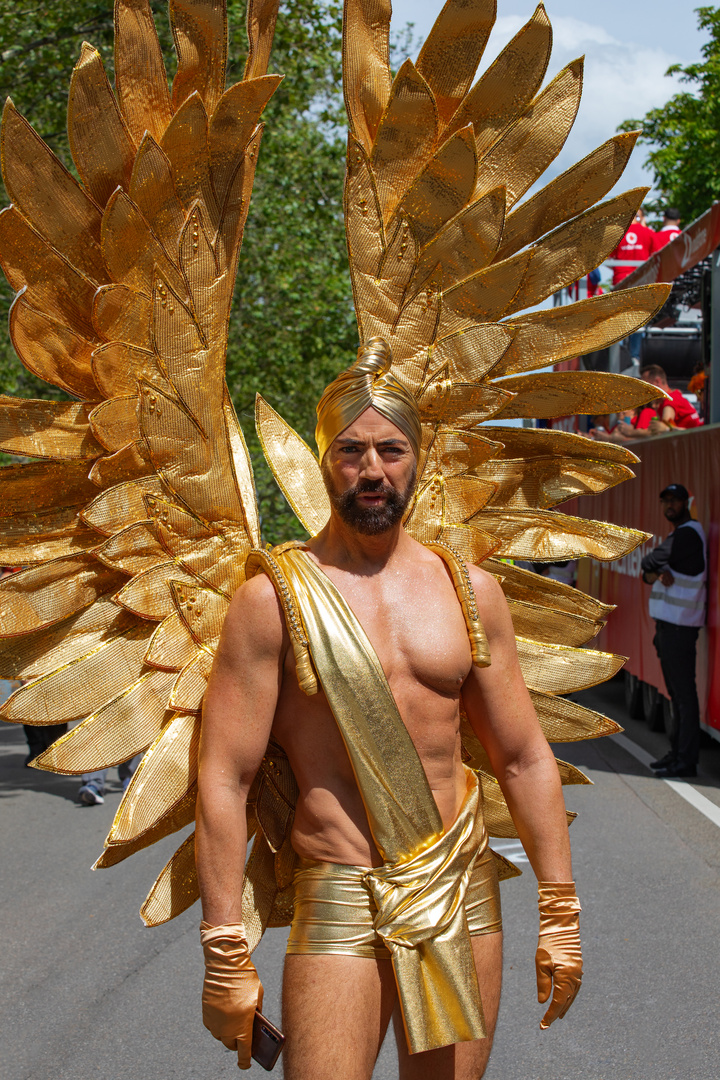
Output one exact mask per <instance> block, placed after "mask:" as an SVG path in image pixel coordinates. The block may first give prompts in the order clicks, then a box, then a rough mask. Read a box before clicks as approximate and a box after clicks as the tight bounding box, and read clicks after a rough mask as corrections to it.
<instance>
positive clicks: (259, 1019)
mask: <svg viewBox="0 0 720 1080" xmlns="http://www.w3.org/2000/svg"><path fill="white" fill-rule="evenodd" d="M284 1045H285V1036H284V1035H283V1033H282V1031H280V1030H279V1028H276V1027H275V1025H274V1024H271V1023H270V1021H269V1020H267V1019H266V1018H265V1017H264V1016H263V1014H262V1013H261V1012H260V1010H259V1009H256V1010H255V1020H254V1022H253V1038H252V1049H251V1050H250V1054H251V1056H252V1057H253V1058H254V1059H255V1061H257V1063H258V1065H262V1067H263V1069H267V1071H268V1072H270V1070H271V1069H274V1068H275V1066H276V1064H277V1059H278V1058H279V1057H280V1054H281V1053H282V1048H283V1046H284Z"/></svg>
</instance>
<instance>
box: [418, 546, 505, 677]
mask: <svg viewBox="0 0 720 1080" xmlns="http://www.w3.org/2000/svg"><path fill="white" fill-rule="evenodd" d="M424 547H426V548H429V549H430V551H434V552H435V554H436V555H439V556H440V558H441V559H442V560H443V561H444V563H445V565H446V566H447V568H448V570H449V571H450V576H451V577H452V580H453V585H454V586H455V592H456V593H457V598H458V600H459V601H460V607H461V608H462V613H463V615H464V616H465V625H466V626H467V632H468V637H469V638H470V649H471V651H472V660H473V664H477V666H478V667H489V666H490V649H489V647H488V641H487V637H486V636H485V630H484V628H483V624H482V623H481V622H480V616H479V615H478V609H477V601H476V600H475V590H474V589H473V586H472V582H471V580H470V575H469V573H468V569H467V566H466V565H465V563H464V562H463V560H462V559H461V558H460V556H459V555H458V554H457V552H456V551H454V550H453V549H452V548H451V547H450V545H449V544H445V543H443V542H442V541H441V540H434V541H433V542H432V543H426V544H424Z"/></svg>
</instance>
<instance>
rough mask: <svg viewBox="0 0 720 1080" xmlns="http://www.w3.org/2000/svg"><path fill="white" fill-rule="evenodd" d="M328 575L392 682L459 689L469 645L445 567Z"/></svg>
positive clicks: (468, 662)
mask: <svg viewBox="0 0 720 1080" xmlns="http://www.w3.org/2000/svg"><path fill="white" fill-rule="evenodd" d="M331 580H333V581H334V584H335V585H336V586H337V588H338V590H339V591H340V593H341V595H342V596H343V598H344V599H345V600H346V601H347V603H348V605H349V606H350V608H351V609H352V611H353V613H354V615H355V616H356V618H357V619H358V621H359V623H360V625H361V626H362V628H363V630H364V631H365V633H366V635H367V637H368V639H369V641H370V644H371V645H372V647H373V649H374V651H375V653H376V655H377V657H378V659H379V661H380V663H381V665H382V668H383V671H384V672H385V676H386V678H387V679H388V682H389V683H390V685H391V687H392V686H393V684H401V683H404V684H407V682H408V681H411V682H412V681H414V682H416V683H417V684H418V686H425V687H428V688H430V689H432V690H436V691H437V692H439V693H442V694H456V693H458V692H459V690H460V687H461V686H462V684H463V682H464V681H465V679H466V677H467V674H468V672H469V670H470V666H471V654H470V645H469V641H468V636H467V630H466V626H465V620H464V618H463V615H462V609H461V607H460V604H459V602H458V600H457V596H456V594H455V590H454V588H453V586H452V584H451V582H450V580H449V578H448V577H447V575H446V574H445V571H444V569H442V568H441V570H440V573H439V574H432V575H428V574H427V573H426V574H422V573H421V574H416V575H413V574H412V573H407V574H401V575H388V576H387V577H386V578H384V579H383V578H381V579H374V580H368V579H367V578H354V577H353V576H352V575H342V574H336V575H334V576H333V578H331Z"/></svg>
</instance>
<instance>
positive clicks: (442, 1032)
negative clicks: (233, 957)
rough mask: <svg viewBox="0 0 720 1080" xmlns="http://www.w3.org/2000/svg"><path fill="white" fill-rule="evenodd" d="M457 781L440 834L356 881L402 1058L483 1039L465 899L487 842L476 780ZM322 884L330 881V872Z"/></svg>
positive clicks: (471, 775)
mask: <svg viewBox="0 0 720 1080" xmlns="http://www.w3.org/2000/svg"><path fill="white" fill-rule="evenodd" d="M465 780H466V793H465V799H464V801H463V804H462V807H461V809H460V813H459V814H458V816H457V818H456V820H455V821H454V822H453V824H452V825H451V826H450V827H449V828H448V829H446V831H445V832H443V833H441V834H440V835H439V836H435V837H433V838H432V839H431V840H430V841H429V842H428V843H427V844H425V845H423V846H422V847H420V849H419V850H416V851H415V852H414V853H412V854H411V855H409V856H407V857H406V858H401V859H398V860H397V861H395V862H386V863H384V864H383V866H379V867H372V868H369V869H367V868H366V869H364V872H363V873H362V876H361V877H360V878H359V880H356V887H359V886H360V885H362V886H364V887H365V889H366V890H367V893H368V894H369V896H368V898H369V899H370V900H371V901H372V905H373V907H374V914H373V918H372V927H373V930H374V933H375V934H376V935H377V936H378V937H379V938H380V939H381V940H382V942H383V944H384V945H385V946H386V948H387V949H388V951H389V954H390V958H391V959H392V963H393V969H394V972H395V979H396V982H397V987H398V996H399V999H400V1005H401V1009H402V1015H403V1022H404V1025H405V1032H406V1035H407V1039H408V1048H409V1050H410V1053H418V1052H419V1051H422V1050H429V1049H433V1048H434V1047H436V1046H446V1045H448V1044H449V1043H452V1042H466V1041H472V1040H473V1039H482V1038H485V1036H486V1030H485V1023H484V1017H483V1011H482V1001H481V998H480V991H479V987H478V983H477V975H476V972H475V964H474V958H473V952H472V948H471V946H470V936H469V933H468V922H467V918H466V908H465V897H466V893H467V890H468V885H469V883H470V879H471V876H472V871H473V867H474V864H475V861H476V859H477V857H478V856H482V854H483V852H485V850H486V848H487V842H488V837H487V830H486V828H485V821H484V818H483V812H482V797H481V794H480V788H479V784H478V779H477V776H476V775H475V774H474V773H473V772H472V771H471V770H470V769H467V768H466V769H465ZM314 870H315V872H316V873H317V869H316V868H314ZM302 873H303V871H302V870H301V871H300V880H302ZM310 873H312V871H310ZM356 873H357V871H356ZM328 876H329V877H333V876H334V877H335V879H336V880H337V877H338V876H340V875H339V874H338V871H337V867H335V869H334V871H333V873H332V874H331V875H328ZM350 878H352V874H351V875H350ZM329 893H332V886H331V887H330V890H329ZM356 895H357V893H356ZM298 898H300V894H299V897H298ZM330 903H331V904H332V903H333V901H332V900H330ZM333 910H334V911H336V913H339V912H341V910H342V905H339V906H338V907H334V908H333ZM297 936H299V934H297V935H296V938H295V940H297ZM291 940H292V935H291ZM373 941H374V938H373ZM303 951H309V950H308V949H307V948H306V949H304V950H303Z"/></svg>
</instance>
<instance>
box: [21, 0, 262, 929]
mask: <svg viewBox="0 0 720 1080" xmlns="http://www.w3.org/2000/svg"><path fill="white" fill-rule="evenodd" d="M278 6H279V0H249V4H248V14H247V26H248V39H249V52H248V60H247V64H246V68H245V73H244V78H243V80H242V82H240V83H237V84H236V85H234V86H231V87H230V88H229V89H227V90H226V89H225V68H226V59H227V24H226V11H225V3H224V0H172V2H171V3H170V20H171V26H172V31H173V36H174V39H175V44H176V50H177V55H178V67H177V73H176V75H175V78H174V80H173V84H172V90H169V89H168V81H167V76H166V73H165V67H164V64H163V60H162V55H161V51H160V45H159V42H158V38H157V34H156V30H155V25H154V22H153V17H152V14H151V10H150V5H149V2H148V0H116V4H115V73H116V88H115V93H113V90H112V89H111V87H110V84H109V82H108V80H107V77H106V75H105V73H104V70H103V65H102V61H101V59H100V55H99V53H98V52H97V51H96V50H95V49H93V48H92V46H90V45H87V44H85V45H83V48H82V52H81V55H80V59H79V61H78V64H77V66H76V68H75V70H74V72H73V75H72V81H71V85H70V96H69V107H68V132H69V138H70V146H71V151H72V156H73V161H74V163H75V166H76V169H77V172H78V175H79V177H80V182H79V183H78V182H77V181H76V180H75V179H74V178H73V176H72V175H71V174H70V173H69V172H68V171H67V170H66V169H65V168H64V166H63V165H62V164H61V162H60V161H59V160H58V159H57V158H56V157H55V155H54V154H53V153H52V151H51V150H50V149H49V147H48V146H47V145H46V144H45V143H44V142H43V141H42V140H41V139H40V138H39V136H38V135H37V134H36V133H35V132H34V131H33V129H32V128H31V127H30V126H29V124H27V122H26V121H25V120H24V119H23V118H22V117H21V116H20V115H19V113H18V112H17V111H16V109H15V108H14V106H13V104H12V102H10V101H8V103H7V105H6V107H5V111H4V116H3V128H2V165H3V177H4V181H5V185H6V188H7V191H8V193H9V195H10V198H11V200H12V203H13V205H12V206H11V207H10V208H9V209H7V210H5V211H4V212H3V213H2V214H0V263H1V264H2V268H3V270H4V272H5V274H6V276H7V278H8V280H9V282H10V284H11V285H12V287H13V288H14V289H15V290H16V291H17V297H16V299H15V302H14V304H13V307H12V312H11V317H10V332H11V335H12V340H13V343H14V345H15V348H16V350H17V353H18V355H19V357H20V359H21V360H22V361H23V363H24V364H25V365H26V366H27V367H28V368H29V369H30V370H31V371H33V372H35V373H36V374H37V375H39V376H40V377H41V378H43V379H45V380H47V381H49V382H53V383H55V384H56V385H58V386H60V387H62V388H63V389H64V390H66V391H67V392H69V393H70V394H72V395H74V397H75V398H77V399H78V400H76V401H72V402H62V403H55V402H47V401H20V400H16V399H14V398H8V397H3V398H2V399H0V448H2V449H3V450H5V451H7V452H8V453H11V454H17V455H24V456H27V457H31V458H36V459H38V460H37V461H33V462H31V463H29V464H17V465H11V466H9V467H7V468H4V469H2V470H0V476H2V481H3V488H2V490H3V496H4V497H3V499H2V507H0V528H1V533H2V540H0V545H1V551H0V564H3V565H22V566H24V567H26V569H24V570H22V571H21V572H19V573H17V574H14V575H12V576H11V577H9V578H7V579H5V580H4V581H3V582H2V583H1V584H0V635H2V637H3V638H4V640H3V641H2V642H0V656H1V657H2V666H3V669H4V672H5V673H6V674H7V675H8V676H10V677H14V678H22V679H29V680H30V681H29V682H28V683H27V684H26V685H25V686H23V687H22V688H21V689H20V690H18V691H17V692H16V693H15V694H13V695H12V697H11V698H9V699H8V701H7V702H6V703H5V704H4V706H3V708H2V712H1V713H0V715H2V717H3V718H4V719H6V720H9V721H12V722H15V723H31V724H56V723H59V722H64V721H69V720H81V721H82V722H81V723H80V724H78V725H77V726H76V727H74V728H73V729H72V730H71V731H70V732H68V734H67V735H65V736H64V737H63V738H61V739H60V740H59V741H57V742H56V743H54V744H53V745H52V746H51V747H50V748H49V749H48V750H47V751H45V752H44V753H43V754H42V755H41V756H40V757H39V758H38V759H36V761H35V762H34V764H35V765H37V766H38V767H40V768H43V769H49V770H51V771H57V772H61V773H76V774H80V773H84V772H88V771H91V770H95V769H101V768H105V767H107V766H110V765H114V764H117V763H119V762H122V761H126V760H128V759H129V758H130V757H132V756H134V755H135V754H138V753H144V756H143V759H142V762H141V764H140V766H139V768H138V770H137V772H136V773H135V775H134V777H133V780H132V783H131V785H130V788H129V789H128V791H127V793H126V795H125V797H124V798H123V800H122V803H121V805H120V808H119V810H118V812H117V815H116V817H115V820H114V822H113V825H112V829H111V831H110V835H109V837H108V842H107V846H106V850H105V852H104V854H103V856H102V857H101V859H100V860H99V862H98V865H102V866H107V865H112V864H113V863H115V862H117V861H119V860H120V859H123V858H125V857H126V856H128V855H130V854H132V853H133V852H134V851H137V850H139V849H140V848H142V847H145V846H147V845H148V844H150V843H153V842H154V841H155V840H157V839H159V838H160V837H162V836H165V835H168V834H169V833H171V832H173V831H175V830H177V829H179V828H182V827H183V826H185V825H187V824H188V823H189V822H191V821H192V820H193V818H194V809H195V793H196V776H197V749H198V735H199V722H200V721H199V710H200V704H201V699H202V694H203V691H204V688H205V685H206V680H207V676H208V674H209V670H210V664H211V661H212V655H213V650H214V647H215V644H216V642H217V640H218V637H219V634H220V629H221V627H222V623H223V619H224V616H225V613H226V611H227V607H228V604H229V602H230V598H231V597H232V595H233V592H234V591H235V589H236V588H237V587H238V585H239V584H240V583H241V582H242V580H243V577H244V569H243V568H244V563H245V558H246V556H247V553H248V552H249V550H250V548H251V547H256V546H257V545H258V544H259V542H260V536H259V522H258V510H257V504H256V499H255V493H254V489H253V481H252V473H251V468H250V461H249V457H248V453H247V449H246V446H245V442H244V439H243V435H242V432H241V430H240V426H239V424H238V421H237V418H236V416H235V413H234V410H233V406H232V403H231V401H230V398H229V395H228V393H227V389H226V387H225V378H224V372H225V350H226V344H227V326H228V315H229V308H230V302H231V299H232V293H233V286H234V281H235V275H236V270H237V261H238V255H239V250H240V244H241V242H242V236H243V228H244V224H245V220H246V217H247V212H248V207H249V202H250V195H251V192H252V185H253V177H254V172H255V166H256V162H257V155H258V150H259V145H260V139H261V136H262V130H263V129H262V124H261V123H260V116H261V113H262V111H263V109H264V107H265V105H266V104H267V102H268V100H269V99H270V97H271V96H272V94H273V92H274V91H275V89H276V87H277V85H278V83H279V81H280V76H277V75H267V74H266V71H267V65H268V59H269V53H270V47H271V43H272V36H273V31H274V26H275V20H276V17H277V9H278ZM192 852H193V845H192V839H190V841H187V842H186V843H185V844H184V845H183V846H182V847H181V849H180V850H179V852H178V853H177V855H176V856H175V857H174V859H173V860H172V861H171V863H170V864H168V867H166V869H165V871H163V874H161V877H160V879H159V881H158V883H156V885H155V886H154V889H153V892H152V893H151V895H150V897H149V898H148V901H147V903H146V906H145V909H144V912H145V918H146V921H147V922H149V923H156V922H161V921H163V920H164V919H166V918H169V917H172V915H174V914H177V913H178V912H179V911H181V910H183V908H184V907H186V906H187V905H188V904H189V903H192V901H193V900H194V899H195V897H196V895H197V886H196V883H195V880H194V861H193V858H192Z"/></svg>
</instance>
